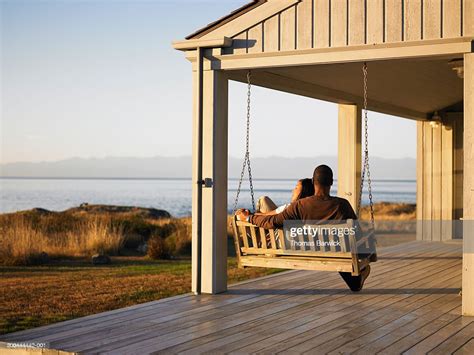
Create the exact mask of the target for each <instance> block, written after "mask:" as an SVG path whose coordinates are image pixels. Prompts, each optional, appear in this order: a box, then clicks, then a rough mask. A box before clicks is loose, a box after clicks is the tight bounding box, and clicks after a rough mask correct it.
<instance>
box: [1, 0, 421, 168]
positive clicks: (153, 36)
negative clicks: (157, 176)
mask: <svg viewBox="0 0 474 355" xmlns="http://www.w3.org/2000/svg"><path fill="white" fill-rule="evenodd" d="M246 2H247V1H246V0H243V1H237V0H215V1H212V0H207V1H204V0H203V1H200V0H172V1H171V0H166V1H165V0H162V1H160V0H155V1H152V0H142V1H119V0H102V1H90V0H89V1H84V0H83V1H79V0H62V1H42V0H11V1H10V0H3V1H2V0H0V4H1V24H0V30H1V53H0V59H1V73H0V74H1V78H0V80H1V119H0V139H1V151H0V163H8V162H17V161H32V162H38V161H55V160H61V159H67V158H71V157H84V158H89V157H96V158H101V157H108V156H126V157H151V156H156V155H161V156H189V155H191V140H192V136H191V127H192V95H191V65H190V63H189V62H188V61H187V60H186V59H185V58H184V55H183V53H182V52H178V51H175V50H174V49H173V48H172V46H171V42H172V41H173V40H179V39H183V38H184V37H185V36H186V35H188V34H190V33H192V32H194V31H195V30H196V29H199V28H201V27H203V26H205V25H206V24H208V23H210V22H212V21H214V20H216V19H218V18H220V17H222V16H223V15H225V14H227V13H229V12H230V11H232V10H234V9H236V8H238V7H240V6H241V5H243V4H245V3H246ZM369 85H370V83H369ZM369 99H370V98H369ZM245 113H246V86H245V85H243V84H240V83H235V82H231V83H230V87H229V155H230V156H234V157H240V156H242V157H243V154H244V147H245ZM369 119H370V127H369V129H370V150H371V154H372V155H374V156H379V157H385V158H403V157H413V158H414V157H415V156H416V124H415V122H414V121H410V120H406V119H400V118H394V117H391V116H386V115H381V114H377V113H369ZM251 129H252V136H251V151H252V155H253V156H258V157H267V156H285V157H310V156H321V155H331V156H335V155H337V105H335V104H333V103H328V102H323V101H319V100H314V99H309V98H304V97H298V96H296V95H291V94H287V93H282V92H277V91H273V90H269V89H264V88H254V90H253V93H252V127H251ZM400 137H402V139H400Z"/></svg>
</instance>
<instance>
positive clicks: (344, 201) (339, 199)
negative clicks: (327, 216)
mask: <svg viewBox="0 0 474 355" xmlns="http://www.w3.org/2000/svg"><path fill="white" fill-rule="evenodd" d="M333 198H334V200H335V201H336V202H338V203H339V204H342V205H350V204H351V203H350V202H349V201H348V200H346V199H345V198H343V197H339V196H334V197H333Z"/></svg>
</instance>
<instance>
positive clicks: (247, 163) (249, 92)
mask: <svg viewBox="0 0 474 355" xmlns="http://www.w3.org/2000/svg"><path fill="white" fill-rule="evenodd" d="M251 79H252V73H251V72H250V70H249V71H248V72H247V132H246V140H245V156H244V162H243V165H242V172H241V173H240V179H239V185H238V187H237V193H236V196H235V201H234V207H233V213H232V214H235V211H237V204H238V203H239V195H240V190H241V188H242V181H243V179H244V175H245V168H247V169H248V173H249V184H250V195H251V197H252V208H253V210H254V211H255V196H254V192H253V181H252V168H251V167H250V108H251V105H250V104H251V96H252V81H251Z"/></svg>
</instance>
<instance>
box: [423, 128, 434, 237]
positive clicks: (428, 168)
mask: <svg viewBox="0 0 474 355" xmlns="http://www.w3.org/2000/svg"><path fill="white" fill-rule="evenodd" d="M424 126H425V129H424V135H423V138H424V140H423V145H424V148H423V151H424V160H423V162H424V164H425V166H424V169H423V175H424V176H423V180H424V186H423V193H424V196H423V201H424V205H423V219H424V220H425V221H426V222H429V221H431V219H432V218H433V215H432V206H433V203H432V201H433V200H432V196H433V188H432V176H433V175H432V171H433V166H432V161H433V154H432V152H433V135H432V132H433V128H432V127H431V125H430V123H429V122H424ZM426 222H425V224H424V226H423V239H424V240H431V238H432V235H431V223H426Z"/></svg>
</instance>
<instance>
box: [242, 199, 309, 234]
mask: <svg viewBox="0 0 474 355" xmlns="http://www.w3.org/2000/svg"><path fill="white" fill-rule="evenodd" d="M298 206H299V203H298V202H294V203H292V204H290V205H289V206H288V207H287V208H285V209H284V210H283V212H280V213H278V214H274V215H271V216H262V215H257V214H254V215H251V216H250V223H252V224H255V225H257V226H259V227H261V228H266V229H271V228H283V222H284V221H286V220H292V219H300V216H299V208H298Z"/></svg>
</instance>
